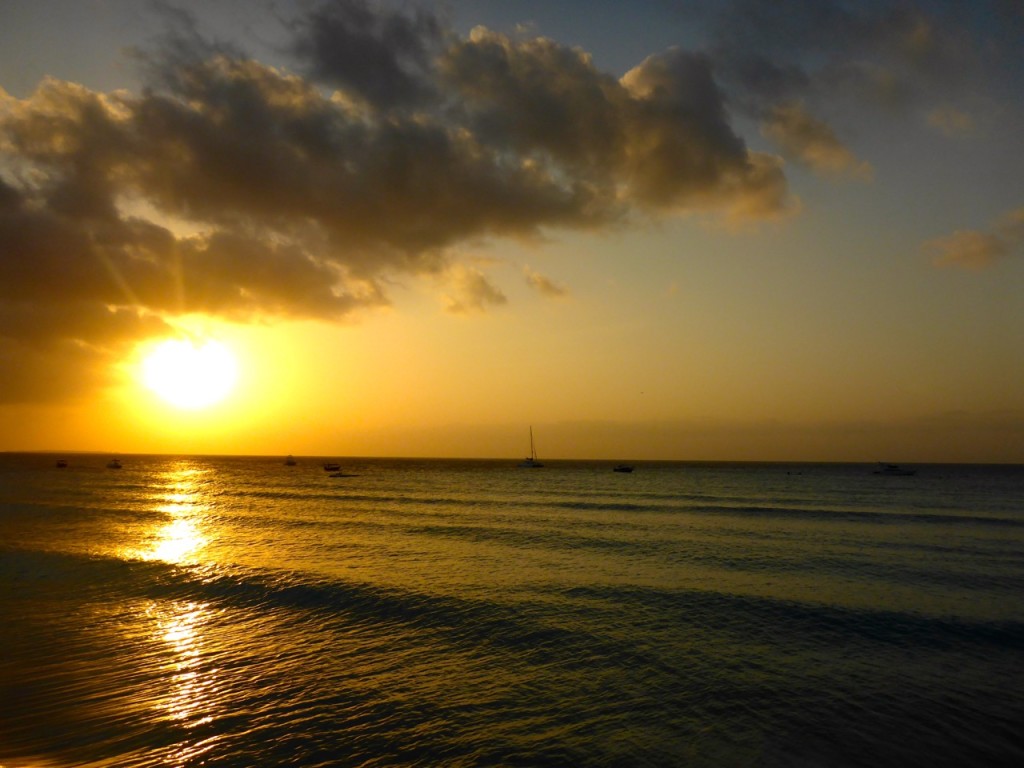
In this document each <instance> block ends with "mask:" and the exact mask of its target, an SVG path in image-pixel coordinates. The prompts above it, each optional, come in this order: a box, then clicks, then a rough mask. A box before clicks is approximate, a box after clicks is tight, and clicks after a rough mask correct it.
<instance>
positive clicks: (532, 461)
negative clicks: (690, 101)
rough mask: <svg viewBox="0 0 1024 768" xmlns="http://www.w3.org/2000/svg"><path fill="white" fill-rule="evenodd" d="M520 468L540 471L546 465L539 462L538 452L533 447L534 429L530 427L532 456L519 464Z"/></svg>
mask: <svg viewBox="0 0 1024 768" xmlns="http://www.w3.org/2000/svg"><path fill="white" fill-rule="evenodd" d="M519 466H520V467H529V468H531V469H539V468H540V467H543V466H544V465H543V464H541V463H540V462H539V461H537V450H536V449H535V448H534V447H533V427H530V455H529V456H527V457H526V458H525V459H523V460H522V461H521V462H519Z"/></svg>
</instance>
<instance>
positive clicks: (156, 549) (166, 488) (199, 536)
mask: <svg viewBox="0 0 1024 768" xmlns="http://www.w3.org/2000/svg"><path fill="white" fill-rule="evenodd" d="M209 471H210V470H208V469H204V468H201V467H197V466H196V465H195V464H193V463H192V462H189V461H181V462H178V463H177V464H176V465H175V466H174V467H173V468H172V469H170V470H168V471H167V472H165V473H163V474H162V475H161V476H160V477H159V481H160V482H161V485H162V489H161V491H160V492H158V493H157V494H156V495H155V496H154V501H156V505H155V506H154V508H153V509H154V511H156V512H162V513H163V514H164V515H165V516H167V518H169V519H166V520H165V522H164V523H162V524H161V525H160V526H159V527H157V528H155V529H154V530H153V531H152V535H151V537H150V541H151V542H152V544H151V545H150V546H149V547H148V548H147V549H145V550H143V551H142V552H140V553H139V554H140V556H141V557H142V559H144V560H162V561H164V562H167V563H174V564H185V563H192V562H195V561H196V559H197V555H198V553H199V552H200V551H201V550H202V549H203V548H204V547H205V546H206V545H207V543H208V542H209V539H208V537H207V536H206V535H205V534H204V532H203V521H204V518H205V517H206V515H207V513H208V511H209V503H208V501H207V497H206V495H205V493H204V491H203V487H204V483H203V476H204V475H205V474H206V473H207V472H209Z"/></svg>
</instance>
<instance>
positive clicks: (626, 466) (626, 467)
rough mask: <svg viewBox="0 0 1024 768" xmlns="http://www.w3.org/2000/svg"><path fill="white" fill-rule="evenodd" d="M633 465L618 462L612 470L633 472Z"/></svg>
mask: <svg viewBox="0 0 1024 768" xmlns="http://www.w3.org/2000/svg"><path fill="white" fill-rule="evenodd" d="M632 471H633V467H632V466H630V465H629V464H616V465H615V466H614V467H612V472H632Z"/></svg>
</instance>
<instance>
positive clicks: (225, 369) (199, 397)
mask: <svg viewBox="0 0 1024 768" xmlns="http://www.w3.org/2000/svg"><path fill="white" fill-rule="evenodd" d="M237 377H238V370H237V365H236V363H235V357H234V355H233V354H232V353H231V351H230V350H229V349H228V348H227V347H225V346H224V345H223V344H221V343H220V342H217V341H213V340H209V341H206V342H204V343H203V344H202V345H196V344H195V343H194V342H192V341H191V340H188V339H168V340H167V341H164V342H161V343H160V344H158V345H157V346H156V347H155V348H154V349H153V351H152V352H150V353H149V354H148V355H147V356H146V358H145V359H144V360H143V361H142V379H143V381H144V382H145V384H146V386H147V387H149V388H150V389H151V390H153V391H154V392H155V393H156V394H157V395H159V396H160V398H162V399H163V400H165V401H166V402H168V403H170V404H171V405H174V406H177V407H178V408H185V409H189V410H192V409H198V408H205V407H206V406H209V405H213V404H214V403H218V402H220V401H221V400H223V399H224V398H225V397H227V395H228V394H230V393H231V391H232V390H233V389H234V387H235V381H236V379H237Z"/></svg>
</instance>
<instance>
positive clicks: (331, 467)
mask: <svg viewBox="0 0 1024 768" xmlns="http://www.w3.org/2000/svg"><path fill="white" fill-rule="evenodd" d="M339 469H341V464H335V463H334V462H331V461H327V462H324V472H337V471H338V470H339Z"/></svg>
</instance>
